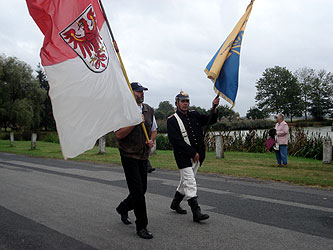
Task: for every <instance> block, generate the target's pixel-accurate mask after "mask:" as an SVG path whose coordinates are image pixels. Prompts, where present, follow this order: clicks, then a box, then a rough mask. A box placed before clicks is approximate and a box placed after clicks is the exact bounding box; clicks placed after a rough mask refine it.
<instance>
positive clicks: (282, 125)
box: [274, 114, 289, 167]
mask: <svg viewBox="0 0 333 250" xmlns="http://www.w3.org/2000/svg"><path fill="white" fill-rule="evenodd" d="M276 119H277V123H276V124H275V129H276V143H277V145H276V146H275V147H274V149H275V155H276V160H277V164H278V165H277V167H281V166H284V167H287V166H288V138H289V127H288V124H287V123H286V122H285V121H284V116H283V115H282V114H279V115H278V116H277V118H276ZM281 163H282V164H283V165H281Z"/></svg>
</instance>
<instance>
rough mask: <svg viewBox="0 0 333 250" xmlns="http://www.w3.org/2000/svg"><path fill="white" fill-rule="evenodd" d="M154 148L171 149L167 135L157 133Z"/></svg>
mask: <svg viewBox="0 0 333 250" xmlns="http://www.w3.org/2000/svg"><path fill="white" fill-rule="evenodd" d="M156 149H157V150H171V149H172V146H171V143H170V142H169V138H168V136H167V135H163V134H157V137H156Z"/></svg>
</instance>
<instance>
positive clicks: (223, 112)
mask: <svg viewBox="0 0 333 250" xmlns="http://www.w3.org/2000/svg"><path fill="white" fill-rule="evenodd" d="M217 110H218V111H219V112H218V119H227V120H229V121H232V120H234V119H238V118H239V113H236V112H235V111H233V110H232V109H230V108H229V107H228V106H227V105H224V106H218V107H217Z"/></svg>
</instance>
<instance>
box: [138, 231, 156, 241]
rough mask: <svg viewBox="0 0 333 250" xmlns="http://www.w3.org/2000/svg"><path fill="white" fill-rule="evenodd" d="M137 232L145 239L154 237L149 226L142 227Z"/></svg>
mask: <svg viewBox="0 0 333 250" xmlns="http://www.w3.org/2000/svg"><path fill="white" fill-rule="evenodd" d="M136 234H137V235H139V236H140V237H141V238H143V239H152V238H153V237H154V236H153V234H152V233H151V232H149V231H148V230H147V228H142V229H140V230H139V231H137V232H136Z"/></svg>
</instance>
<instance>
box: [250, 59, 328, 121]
mask: <svg viewBox="0 0 333 250" xmlns="http://www.w3.org/2000/svg"><path fill="white" fill-rule="evenodd" d="M256 88H257V94H256V97H255V99H256V104H257V105H256V106H255V107H251V108H250V109H249V110H248V112H247V114H246V116H247V117H248V118H252V119H258V118H260V119H263V118H266V117H267V116H268V115H270V114H278V113H283V114H284V115H286V116H288V117H289V118H290V119H291V121H292V119H293V118H294V117H301V116H304V118H305V120H307V119H308V117H309V115H311V116H312V118H313V120H315V121H322V120H324V119H325V118H328V117H331V118H332V117H333V74H332V73H331V72H326V71H325V70H314V69H310V68H300V69H298V70H296V71H295V72H294V73H292V72H291V71H289V70H288V69H286V68H285V67H279V66H275V67H273V68H267V69H266V70H265V71H264V73H263V75H262V77H261V78H260V79H259V80H257V82H256Z"/></svg>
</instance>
